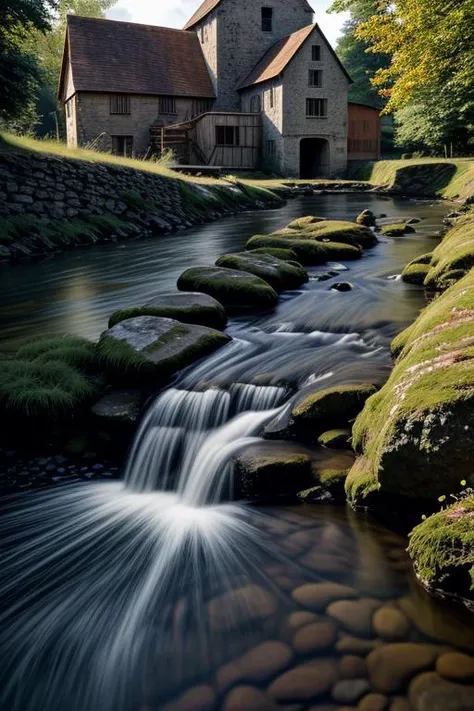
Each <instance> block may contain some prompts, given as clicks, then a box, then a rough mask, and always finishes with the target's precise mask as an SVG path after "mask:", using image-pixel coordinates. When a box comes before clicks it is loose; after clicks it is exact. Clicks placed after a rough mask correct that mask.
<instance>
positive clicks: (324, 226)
mask: <svg viewBox="0 0 474 711" xmlns="http://www.w3.org/2000/svg"><path fill="white" fill-rule="evenodd" d="M303 234H304V235H305V238H307V237H308V236H309V235H310V238H311V239H315V240H318V241H321V240H322V241H326V240H330V241H331V242H343V243H345V244H352V245H354V246H360V247H362V248H363V249H368V248H370V247H374V246H375V245H376V244H377V243H378V239H377V236H376V235H375V233H374V232H372V230H371V229H370V228H369V227H365V226H364V225H357V224H355V223H354V222H346V221H344V220H324V222H318V223H316V224H314V225H308V226H307V227H306V228H305V229H304V230H303Z"/></svg>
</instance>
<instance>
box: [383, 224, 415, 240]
mask: <svg viewBox="0 0 474 711" xmlns="http://www.w3.org/2000/svg"><path fill="white" fill-rule="evenodd" d="M380 231H381V233H382V234H383V235H385V236H386V237H403V235H408V234H412V233H413V232H416V230H415V228H414V227H412V226H411V225H407V224H406V223H405V222H403V223H401V224H397V225H384V227H382V229H381V230H380Z"/></svg>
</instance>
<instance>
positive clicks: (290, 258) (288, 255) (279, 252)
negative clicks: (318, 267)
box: [249, 247, 298, 262]
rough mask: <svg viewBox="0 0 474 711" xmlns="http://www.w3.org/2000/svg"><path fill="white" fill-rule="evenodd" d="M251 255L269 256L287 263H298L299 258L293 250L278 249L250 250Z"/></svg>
mask: <svg viewBox="0 0 474 711" xmlns="http://www.w3.org/2000/svg"><path fill="white" fill-rule="evenodd" d="M249 251H250V253H251V254H269V255H270V256H271V257H276V259H281V260H282V261H284V262H285V261H286V262H296V261H298V258H297V256H296V252H294V251H293V250H292V249H282V248H278V247H259V248H258V249H251V250H249Z"/></svg>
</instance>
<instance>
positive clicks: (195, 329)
mask: <svg viewBox="0 0 474 711" xmlns="http://www.w3.org/2000/svg"><path fill="white" fill-rule="evenodd" d="M230 340H231V339H230V337H229V336H227V335H226V334H224V333H221V332H219V331H215V330H213V329H211V328H207V327H206V326H196V325H194V324H184V323H179V322H178V321H174V320H173V319H169V318H158V317H156V316H138V317H136V318H131V319H127V320H125V321H121V322H120V323H118V324H117V325H116V326H114V327H113V328H110V329H109V330H107V331H105V332H104V333H103V334H102V335H101V337H100V341H99V344H98V352H99V355H100V358H101V361H102V363H103V366H104V368H105V369H106V371H107V372H108V373H109V374H110V375H112V376H113V377H114V378H115V379H116V380H118V381H120V382H129V381H137V380H139V381H143V380H150V381H152V382H157V381H159V380H161V379H164V378H167V377H169V376H170V375H172V374H174V373H176V372H177V371H178V370H181V369H182V368H184V367H185V366H187V365H190V364H191V363H193V362H194V361H196V360H198V359H199V358H201V357H202V356H204V355H207V354H208V353H211V352H212V351H214V350H216V349H217V348H220V347H221V346H223V345H225V344H226V343H228V342H229V341H230Z"/></svg>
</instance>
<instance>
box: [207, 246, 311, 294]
mask: <svg viewBox="0 0 474 711" xmlns="http://www.w3.org/2000/svg"><path fill="white" fill-rule="evenodd" d="M216 266H217V267H227V268H229V269H237V270H239V271H244V272H249V273H250V274H254V275H255V276H258V277H260V278H261V279H263V280H264V281H266V282H267V283H268V284H270V286H271V287H272V288H273V289H275V291H277V292H280V291H284V290H285V289H297V288H298V287H299V286H301V285H302V284H304V283H305V282H307V281H308V274H307V273H306V271H305V270H304V269H303V267H299V266H297V265H296V264H289V263H288V262H286V261H283V260H281V259H278V258H277V257H274V256H272V255H270V254H255V253H252V252H241V253H238V254H225V255H224V256H222V257H220V258H219V259H218V260H217V262H216Z"/></svg>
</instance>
